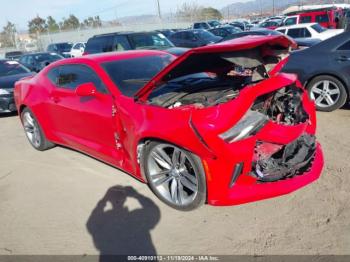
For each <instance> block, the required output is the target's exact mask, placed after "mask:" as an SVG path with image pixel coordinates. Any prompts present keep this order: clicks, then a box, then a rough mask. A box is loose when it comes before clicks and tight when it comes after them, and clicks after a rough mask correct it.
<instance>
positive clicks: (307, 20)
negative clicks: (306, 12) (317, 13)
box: [300, 16, 311, 24]
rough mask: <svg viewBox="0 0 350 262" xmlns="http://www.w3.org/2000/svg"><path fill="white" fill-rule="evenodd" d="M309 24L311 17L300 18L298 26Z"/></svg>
mask: <svg viewBox="0 0 350 262" xmlns="http://www.w3.org/2000/svg"><path fill="white" fill-rule="evenodd" d="M306 23H311V16H301V17H300V24H306Z"/></svg>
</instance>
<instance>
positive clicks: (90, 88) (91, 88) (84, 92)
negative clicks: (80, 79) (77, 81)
mask: <svg viewBox="0 0 350 262" xmlns="http://www.w3.org/2000/svg"><path fill="white" fill-rule="evenodd" d="M75 93H76V94H77V95H78V96H95V95H96V94H97V89H96V86H95V85H94V84H93V83H85V84H81V85H79V86H78V87H77V89H76V90H75Z"/></svg>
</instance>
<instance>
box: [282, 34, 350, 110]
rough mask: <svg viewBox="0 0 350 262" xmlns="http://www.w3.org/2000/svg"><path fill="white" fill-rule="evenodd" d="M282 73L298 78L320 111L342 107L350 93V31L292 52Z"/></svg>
mask: <svg viewBox="0 0 350 262" xmlns="http://www.w3.org/2000/svg"><path fill="white" fill-rule="evenodd" d="M282 70H283V72H287V73H295V74H297V75H298V76H299V79H300V81H301V82H302V84H304V86H305V87H306V89H307V90H308V92H309V94H310V97H311V98H312V99H313V100H315V103H316V107H317V109H318V110H320V111H327V112H330V111H333V110H336V109H338V108H340V107H341V106H343V105H344V104H345V103H346V102H347V101H349V94H350V75H349V72H350V32H346V33H343V34H340V35H337V36H335V37H333V38H330V39H328V40H325V41H323V42H321V43H319V44H317V45H315V46H313V47H311V48H308V49H304V50H301V51H297V52H293V53H292V54H291V55H290V57H289V58H288V62H287V64H286V65H285V66H284V67H283V69H282Z"/></svg>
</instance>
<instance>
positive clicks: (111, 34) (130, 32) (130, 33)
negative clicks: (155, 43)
mask: <svg viewBox="0 0 350 262" xmlns="http://www.w3.org/2000/svg"><path fill="white" fill-rule="evenodd" d="M151 33H157V31H141V32H135V31H124V32H112V33H106V34H99V35H94V36H93V37H102V36H113V35H134V34H151Z"/></svg>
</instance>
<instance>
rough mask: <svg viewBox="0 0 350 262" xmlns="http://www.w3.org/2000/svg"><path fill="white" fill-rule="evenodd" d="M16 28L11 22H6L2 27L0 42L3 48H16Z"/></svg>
mask: <svg viewBox="0 0 350 262" xmlns="http://www.w3.org/2000/svg"><path fill="white" fill-rule="evenodd" d="M16 33H17V30H16V26H15V24H13V23H11V22H9V21H8V22H7V24H6V26H4V27H3V31H2V32H1V33H0V42H1V43H2V46H3V47H15V46H16Z"/></svg>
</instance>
